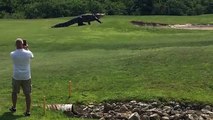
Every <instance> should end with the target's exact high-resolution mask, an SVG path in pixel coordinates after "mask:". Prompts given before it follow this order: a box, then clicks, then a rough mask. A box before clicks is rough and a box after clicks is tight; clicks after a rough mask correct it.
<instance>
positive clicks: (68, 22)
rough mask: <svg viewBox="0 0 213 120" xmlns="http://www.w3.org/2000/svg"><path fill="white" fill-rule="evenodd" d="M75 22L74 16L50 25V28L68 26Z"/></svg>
mask: <svg viewBox="0 0 213 120" xmlns="http://www.w3.org/2000/svg"><path fill="white" fill-rule="evenodd" d="M75 23H76V19H75V18H74V19H71V20H69V21H67V22H63V23H59V24H56V25H54V26H52V27H51V28H59V27H68V26H70V25H73V24H75Z"/></svg>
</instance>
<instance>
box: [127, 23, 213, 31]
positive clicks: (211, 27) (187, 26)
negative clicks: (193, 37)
mask: <svg viewBox="0 0 213 120" xmlns="http://www.w3.org/2000/svg"><path fill="white" fill-rule="evenodd" d="M131 23H132V24H133V25H136V26H146V27H158V28H173V29H187V30H213V24H175V25H170V24H165V23H155V22H143V21H131Z"/></svg>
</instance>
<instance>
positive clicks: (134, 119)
mask: <svg viewBox="0 0 213 120" xmlns="http://www.w3.org/2000/svg"><path fill="white" fill-rule="evenodd" d="M74 110H75V111H76V112H77V114H73V112H71V111H67V112H65V114H67V115H68V116H70V117H79V118H92V119H99V120H213V107H212V106H210V105H203V104H190V103H180V102H173V101H171V102H159V101H158V102H156V101H155V102H137V101H130V102H112V103H101V104H98V105H96V104H89V105H75V106H74Z"/></svg>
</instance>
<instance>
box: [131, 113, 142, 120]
mask: <svg viewBox="0 0 213 120" xmlns="http://www.w3.org/2000/svg"><path fill="white" fill-rule="evenodd" d="M128 120H140V115H139V114H138V113H137V112H134V113H133V114H131V115H130V116H129V118H128Z"/></svg>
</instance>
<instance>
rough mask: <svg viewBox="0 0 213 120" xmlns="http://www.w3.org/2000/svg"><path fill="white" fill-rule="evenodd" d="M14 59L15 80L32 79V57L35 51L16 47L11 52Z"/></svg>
mask: <svg viewBox="0 0 213 120" xmlns="http://www.w3.org/2000/svg"><path fill="white" fill-rule="evenodd" d="M10 55H11V58H12V60H13V78H14V79H15V80H29V79H31V71H30V59H32V58H33V57H34V56H33V53H32V52H31V51H29V50H25V49H16V50H15V51H13V52H11V53H10Z"/></svg>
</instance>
